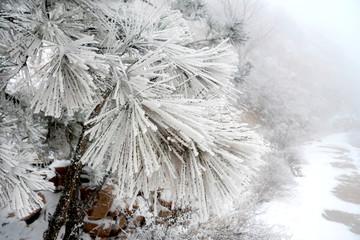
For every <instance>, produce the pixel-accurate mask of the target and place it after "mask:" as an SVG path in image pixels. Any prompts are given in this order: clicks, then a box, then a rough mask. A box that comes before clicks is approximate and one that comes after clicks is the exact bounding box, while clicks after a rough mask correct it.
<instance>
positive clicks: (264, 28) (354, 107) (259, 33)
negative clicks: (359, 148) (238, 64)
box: [210, 0, 360, 132]
mask: <svg viewBox="0 0 360 240" xmlns="http://www.w3.org/2000/svg"><path fill="white" fill-rule="evenodd" d="M219 3H220V4H219ZM224 3H225V7H223V11H221V9H222V8H221V7H220V6H221V4H222V5H224ZM210 5H211V9H212V12H213V14H215V15H217V16H219V17H220V18H223V19H225V21H226V20H230V19H229V18H234V16H237V17H239V18H242V19H245V21H244V23H245V24H244V26H245V28H246V31H247V32H248V34H249V40H248V41H249V42H248V43H247V44H246V46H244V49H243V51H242V52H241V53H240V54H241V55H243V57H244V61H247V60H250V61H251V62H253V65H254V69H253V71H252V73H251V76H250V80H251V81H253V83H254V84H257V85H263V86H266V85H277V86H282V87H277V88H278V89H277V90H276V91H279V97H283V96H280V95H281V94H283V95H284V94H285V95H286V94H287V95H288V96H285V97H283V98H284V101H285V102H286V101H287V100H286V99H291V104H293V108H296V109H295V110H296V111H298V112H304V113H305V112H307V114H308V116H307V117H308V118H309V120H310V121H311V122H312V123H313V126H314V129H316V128H317V130H323V131H327V132H329V131H330V132H332V131H343V130H346V131H349V130H354V129H360V128H359V126H360V125H359V119H360V97H359V93H360V81H359V80H360V79H359V76H360V44H359V43H360V28H359V27H358V26H360V2H359V1H357V0H345V1H344V0H267V1H261V0H246V1H231V0H230V1H226V0H218V1H211V4H210ZM228 6H231V7H230V9H231V10H229V7H228ZM226 8H227V9H226ZM230 21H231V20H230ZM290 107H291V106H290ZM308 108H312V110H311V111H308Z"/></svg>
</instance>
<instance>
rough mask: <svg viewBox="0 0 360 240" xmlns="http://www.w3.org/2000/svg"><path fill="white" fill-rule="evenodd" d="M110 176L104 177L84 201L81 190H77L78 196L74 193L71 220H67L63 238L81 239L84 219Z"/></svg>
mask: <svg viewBox="0 0 360 240" xmlns="http://www.w3.org/2000/svg"><path fill="white" fill-rule="evenodd" d="M108 176H109V175H108V174H107V175H106V176H105V177H104V178H103V180H102V182H101V183H100V184H99V185H98V186H97V187H96V188H95V189H94V191H92V192H91V193H90V194H89V196H88V197H87V198H86V199H85V200H84V202H82V201H81V198H80V191H77V197H75V195H76V194H74V199H73V201H71V205H70V208H69V211H68V215H67V216H68V219H69V220H68V221H67V222H66V227H65V236H64V238H63V240H78V239H79V235H80V233H81V230H82V228H83V225H84V222H83V220H84V218H85V216H86V213H87V211H88V210H90V208H91V207H92V205H93V203H94V201H95V197H96V196H97V193H98V192H99V191H100V190H101V188H102V186H103V185H104V184H105V182H106V179H107V177H108ZM75 198H76V199H75Z"/></svg>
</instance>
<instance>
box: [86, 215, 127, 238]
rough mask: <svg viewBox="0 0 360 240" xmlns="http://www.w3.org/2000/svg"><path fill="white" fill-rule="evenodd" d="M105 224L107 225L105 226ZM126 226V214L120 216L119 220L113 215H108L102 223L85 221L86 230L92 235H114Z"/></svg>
mask: <svg viewBox="0 0 360 240" xmlns="http://www.w3.org/2000/svg"><path fill="white" fill-rule="evenodd" d="M103 222H105V223H103ZM105 226H107V227H106V228H105ZM126 227H127V219H126V217H125V215H124V214H122V215H121V216H119V218H118V220H117V221H116V220H114V219H113V218H112V217H106V218H105V219H104V220H102V221H101V224H100V225H98V224H97V223H96V222H93V221H89V222H87V221H86V222H84V230H85V231H86V232H87V233H89V234H90V236H92V237H114V236H117V235H118V234H119V232H120V231H121V229H125V228H126Z"/></svg>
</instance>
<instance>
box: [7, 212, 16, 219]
mask: <svg viewBox="0 0 360 240" xmlns="http://www.w3.org/2000/svg"><path fill="white" fill-rule="evenodd" d="M12 217H15V213H13V212H12V213H9V214H8V216H7V218H12Z"/></svg>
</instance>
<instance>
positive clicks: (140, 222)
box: [133, 216, 146, 227]
mask: <svg viewBox="0 0 360 240" xmlns="http://www.w3.org/2000/svg"><path fill="white" fill-rule="evenodd" d="M133 223H134V226H135V227H141V226H144V225H145V223H146V222H145V218H144V217H143V216H137V217H136V218H135V219H134V221H133Z"/></svg>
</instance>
